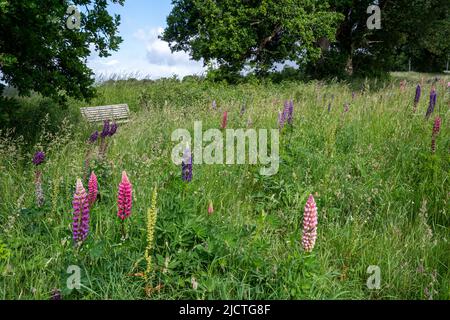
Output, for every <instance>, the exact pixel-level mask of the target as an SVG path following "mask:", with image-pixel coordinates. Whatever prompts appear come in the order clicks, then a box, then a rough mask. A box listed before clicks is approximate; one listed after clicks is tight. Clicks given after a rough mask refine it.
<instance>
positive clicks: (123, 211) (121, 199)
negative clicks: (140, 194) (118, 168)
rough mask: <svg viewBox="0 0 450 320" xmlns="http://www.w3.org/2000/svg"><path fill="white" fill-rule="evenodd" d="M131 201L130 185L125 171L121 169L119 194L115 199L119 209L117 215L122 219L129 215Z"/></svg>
mask: <svg viewBox="0 0 450 320" xmlns="http://www.w3.org/2000/svg"><path fill="white" fill-rule="evenodd" d="M132 201H133V200H132V186H131V183H130V180H129V179H128V176H127V173H126V172H125V171H123V172H122V182H120V184H119V196H118V199H117V207H118V209H119V210H118V212H117V216H118V217H119V218H120V219H121V220H122V221H124V220H125V219H126V218H128V217H129V216H130V215H131V207H132Z"/></svg>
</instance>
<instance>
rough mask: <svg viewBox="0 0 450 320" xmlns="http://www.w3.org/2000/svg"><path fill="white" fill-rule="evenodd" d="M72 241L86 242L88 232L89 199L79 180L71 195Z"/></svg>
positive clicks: (77, 242) (76, 242)
mask: <svg viewBox="0 0 450 320" xmlns="http://www.w3.org/2000/svg"><path fill="white" fill-rule="evenodd" d="M72 205H73V224H72V228H73V230H72V232H73V240H74V241H75V244H80V243H81V242H83V241H84V240H86V238H87V235H88V232H89V199H88V195H87V193H86V190H85V189H84V187H83V183H82V182H81V179H78V180H77V186H76V190H75V194H74V195H73V201H72Z"/></svg>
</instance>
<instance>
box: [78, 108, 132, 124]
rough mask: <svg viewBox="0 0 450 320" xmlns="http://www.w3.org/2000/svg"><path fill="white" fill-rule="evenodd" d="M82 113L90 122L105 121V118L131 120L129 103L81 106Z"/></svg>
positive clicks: (118, 121) (121, 120) (123, 121)
mask: <svg viewBox="0 0 450 320" xmlns="http://www.w3.org/2000/svg"><path fill="white" fill-rule="evenodd" d="M80 110H81V115H82V116H83V117H84V118H85V119H86V120H87V121H88V122H103V121H105V120H111V121H115V122H117V123H125V122H128V121H129V117H130V109H129V108H128V105H127V104H116V105H111V106H99V107H87V108H80Z"/></svg>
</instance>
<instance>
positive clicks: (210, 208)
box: [208, 201, 214, 215]
mask: <svg viewBox="0 0 450 320" xmlns="http://www.w3.org/2000/svg"><path fill="white" fill-rule="evenodd" d="M213 213H214V207H213V203H212V201H210V202H209V206H208V214H209V215H212V214H213Z"/></svg>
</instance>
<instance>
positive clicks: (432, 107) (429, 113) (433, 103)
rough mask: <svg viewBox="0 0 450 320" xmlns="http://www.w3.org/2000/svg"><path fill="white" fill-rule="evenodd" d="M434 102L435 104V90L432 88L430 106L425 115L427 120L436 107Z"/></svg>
mask: <svg viewBox="0 0 450 320" xmlns="http://www.w3.org/2000/svg"><path fill="white" fill-rule="evenodd" d="M436 102H437V93H436V89H435V88H432V89H431V93H430V104H429V106H428V109H427V113H426V115H425V117H426V118H427V119H428V118H430V116H431V114H432V113H433V112H434V108H435V107H436Z"/></svg>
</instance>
